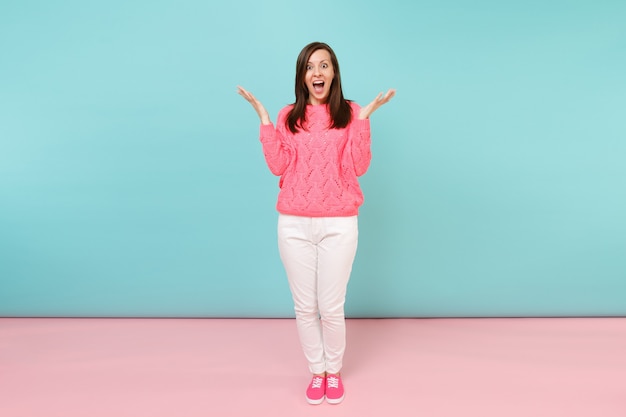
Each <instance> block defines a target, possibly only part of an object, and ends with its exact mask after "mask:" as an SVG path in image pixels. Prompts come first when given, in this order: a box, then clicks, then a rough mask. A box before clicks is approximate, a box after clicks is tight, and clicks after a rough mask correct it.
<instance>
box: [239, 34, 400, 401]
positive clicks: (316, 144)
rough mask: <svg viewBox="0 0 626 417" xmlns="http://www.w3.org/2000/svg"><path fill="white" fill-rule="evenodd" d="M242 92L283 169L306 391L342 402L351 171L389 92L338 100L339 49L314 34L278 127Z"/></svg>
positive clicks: (360, 163)
mask: <svg viewBox="0 0 626 417" xmlns="http://www.w3.org/2000/svg"><path fill="white" fill-rule="evenodd" d="M238 92H239V94H241V95H242V96H243V97H244V98H245V99H246V100H247V101H248V102H250V104H252V107H254V109H255V110H256V112H257V114H258V115H259V118H260V119H261V132H260V140H261V144H262V147H263V153H264V155H265V160H266V161H267V165H268V167H269V169H270V171H271V172H272V173H273V174H275V175H278V176H280V181H279V186H280V191H279V193H278V203H277V205H276V208H277V210H278V212H279V217H278V247H279V252H280V257H281V260H282V262H283V265H284V267H285V271H286V274H287V279H288V281H289V287H290V289H291V294H292V296H293V301H294V306H295V308H294V309H295V315H296V324H297V328H298V334H299V336H300V342H301V345H302V349H303V351H304V355H305V357H306V359H307V361H308V363H309V370H310V371H311V373H312V374H313V377H312V379H311V382H310V383H309V386H308V387H307V390H306V398H307V401H308V402H309V403H311V404H320V403H321V402H323V401H324V398H326V401H327V402H329V403H331V404H338V403H340V402H341V401H342V400H343V398H344V387H343V383H342V380H341V374H340V371H341V367H342V361H343V355H344V351H345V346H346V336H345V334H346V326H345V316H344V302H345V296H346V288H347V284H348V280H349V278H350V272H351V270H352V263H353V261H354V256H355V254H356V248H357V240H358V225H357V215H358V210H359V206H361V204H362V203H363V194H362V192H361V188H360V187H359V183H358V180H357V177H358V176H360V175H363V174H364V173H365V171H366V170H367V168H368V167H369V163H370V159H371V152H370V124H369V116H370V115H371V114H372V113H373V112H374V111H376V109H378V108H379V107H380V106H382V105H383V104H385V103H387V102H388V101H389V100H391V98H392V97H393V96H394V95H395V90H389V91H388V92H387V93H386V94H385V95H383V94H382V93H380V94H379V95H378V96H377V97H376V98H375V99H374V100H373V101H372V102H371V103H369V104H368V105H367V106H365V107H363V108H361V107H360V106H359V105H357V104H356V103H354V102H351V101H348V100H346V99H344V96H343V91H342V88H341V75H340V72H339V63H338V61H337V57H336V56H335V53H334V52H333V50H332V49H331V48H330V46H328V45H327V44H325V43H321V42H314V43H311V44H309V45H307V46H305V47H304V49H302V51H301V52H300V55H299V56H298V59H297V62H296V83H295V93H296V101H295V103H294V104H291V105H289V106H287V107H285V108H283V109H282V110H281V111H280V112H279V114H278V119H277V122H276V126H274V125H273V124H272V121H271V120H270V117H269V115H268V112H267V110H266V109H265V107H264V106H263V105H262V104H261V102H260V101H259V100H257V99H256V98H255V97H254V95H252V94H251V93H250V92H248V91H246V90H245V89H243V88H242V87H238Z"/></svg>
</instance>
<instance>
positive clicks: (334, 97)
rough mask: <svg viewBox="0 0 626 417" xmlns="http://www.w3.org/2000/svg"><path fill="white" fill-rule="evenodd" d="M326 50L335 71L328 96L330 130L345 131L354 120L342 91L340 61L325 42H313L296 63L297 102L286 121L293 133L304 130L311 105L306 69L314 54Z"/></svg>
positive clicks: (303, 50)
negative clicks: (307, 107)
mask: <svg viewBox="0 0 626 417" xmlns="http://www.w3.org/2000/svg"><path fill="white" fill-rule="evenodd" d="M319 49H324V50H326V51H328V53H329V54H330V62H331V63H332V65H333V70H334V71H335V77H334V78H333V82H332V84H331V86H330V92H329V95H328V102H327V104H328V110H329V112H330V118H331V120H332V123H331V125H330V126H329V128H330V129H343V128H345V127H346V126H348V124H349V123H350V120H352V107H350V102H349V100H346V99H345V98H343V91H342V89H341V73H340V72H339V61H337V56H336V55H335V52H334V51H333V50H332V48H331V47H330V46H328V45H327V44H325V43H323V42H312V43H310V44H308V45H307V46H305V47H304V48H303V49H302V51H301V52H300V55H298V60H297V61H296V88H295V93H296V102H295V103H294V104H293V108H292V109H291V111H290V112H289V114H288V115H287V119H286V121H285V124H286V127H287V128H288V129H289V130H290V131H291V132H292V133H297V132H298V130H300V129H304V127H303V126H304V122H305V121H306V106H307V104H308V103H309V89H308V88H307V86H306V83H305V80H304V77H305V74H306V67H307V64H308V62H309V59H310V58H311V55H312V54H313V52H315V51H317V50H319Z"/></svg>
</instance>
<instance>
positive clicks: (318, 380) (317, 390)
mask: <svg viewBox="0 0 626 417" xmlns="http://www.w3.org/2000/svg"><path fill="white" fill-rule="evenodd" d="M325 392H326V378H324V377H323V376H313V379H311V383H310V384H309V386H308V388H307V389H306V400H307V402H308V403H309V404H313V405H317V404H321V403H322V401H324V394H325Z"/></svg>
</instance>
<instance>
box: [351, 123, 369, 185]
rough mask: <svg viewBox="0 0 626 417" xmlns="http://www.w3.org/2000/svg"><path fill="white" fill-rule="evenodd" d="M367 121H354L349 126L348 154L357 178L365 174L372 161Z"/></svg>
mask: <svg viewBox="0 0 626 417" xmlns="http://www.w3.org/2000/svg"><path fill="white" fill-rule="evenodd" d="M371 143H372V141H371V135H370V121H369V119H362V120H361V119H354V120H352V123H351V126H350V152H351V153H352V162H353V163H354V171H355V173H356V175H357V176H361V175H363V174H365V172H366V171H367V169H368V168H369V166H370V161H371V160H372V150H371Z"/></svg>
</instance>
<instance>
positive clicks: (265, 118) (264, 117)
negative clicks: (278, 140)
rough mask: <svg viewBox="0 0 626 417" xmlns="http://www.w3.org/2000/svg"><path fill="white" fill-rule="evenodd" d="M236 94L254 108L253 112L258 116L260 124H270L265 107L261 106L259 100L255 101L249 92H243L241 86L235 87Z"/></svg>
mask: <svg viewBox="0 0 626 417" xmlns="http://www.w3.org/2000/svg"><path fill="white" fill-rule="evenodd" d="M237 93H239V95H240V96H242V97H243V98H245V99H246V101H248V103H250V104H252V107H254V110H255V111H256V112H257V114H258V115H259V119H261V124H264V125H269V124H272V120H271V119H270V115H269V114H268V113H267V110H265V106H263V104H262V103H261V102H260V101H259V100H257V98H256V97H254V95H252V93H251V92H249V91H247V90H245V89H244V88H243V87H241V86H237Z"/></svg>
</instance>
